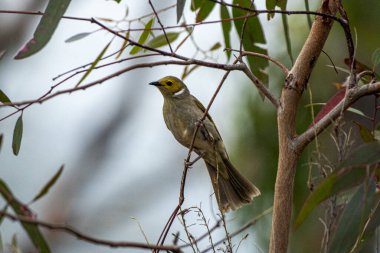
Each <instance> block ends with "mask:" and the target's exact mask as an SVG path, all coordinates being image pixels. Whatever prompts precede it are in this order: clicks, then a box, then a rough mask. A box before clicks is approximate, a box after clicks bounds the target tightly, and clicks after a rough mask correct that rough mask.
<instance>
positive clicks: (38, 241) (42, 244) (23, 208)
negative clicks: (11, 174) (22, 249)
mask: <svg viewBox="0 0 380 253" xmlns="http://www.w3.org/2000/svg"><path fill="white" fill-rule="evenodd" d="M0 195H1V196H2V197H3V199H4V200H5V201H6V202H7V203H8V204H9V205H10V206H11V207H12V209H13V211H14V212H15V213H16V214H17V215H19V216H22V217H29V218H34V216H33V212H32V210H30V209H29V208H28V206H27V205H25V204H23V203H21V202H20V201H19V200H18V199H17V198H16V197H15V196H14V195H13V193H12V192H11V190H10V189H9V187H8V186H7V184H6V183H5V182H4V181H3V180H2V179H1V178H0ZM20 223H21V225H22V227H23V228H24V230H25V232H26V233H27V234H28V236H29V238H30V240H31V241H32V243H33V245H34V246H35V247H36V249H37V250H36V252H40V253H50V252H51V251H50V248H49V245H48V244H47V242H46V240H45V238H44V236H43V234H42V233H41V231H40V229H39V228H38V226H37V225H36V224H30V223H27V222H23V221H21V222H20Z"/></svg>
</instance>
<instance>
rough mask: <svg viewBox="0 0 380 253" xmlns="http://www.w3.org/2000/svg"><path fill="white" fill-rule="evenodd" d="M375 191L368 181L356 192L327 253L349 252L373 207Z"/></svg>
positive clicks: (373, 183) (373, 185)
mask: <svg viewBox="0 0 380 253" xmlns="http://www.w3.org/2000/svg"><path fill="white" fill-rule="evenodd" d="M375 189H376V183H375V182H374V180H372V179H370V180H367V183H363V184H362V185H361V186H360V187H359V189H358V190H357V191H356V193H355V194H354V196H353V197H352V198H351V200H350V202H348V204H347V205H346V207H345V208H344V211H343V213H342V216H341V218H340V220H339V223H338V227H337V228H336V230H335V233H334V236H333V237H332V241H331V244H330V247H329V249H328V251H327V252H328V253H340V252H351V249H352V248H353V246H354V245H355V243H356V242H357V240H360V238H361V236H362V232H363V229H364V225H365V222H366V221H367V220H368V217H369V214H370V212H371V207H372V206H373V199H374V198H373V197H374V194H375Z"/></svg>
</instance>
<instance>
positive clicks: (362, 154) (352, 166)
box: [294, 141, 380, 228]
mask: <svg viewBox="0 0 380 253" xmlns="http://www.w3.org/2000/svg"><path fill="white" fill-rule="evenodd" d="M379 161H380V142H379V141H374V142H371V143H366V144H364V145H362V146H360V147H359V148H358V149H356V150H355V151H353V153H352V154H351V155H350V156H349V158H348V159H346V160H345V161H343V162H342V163H341V164H340V165H339V166H338V168H337V169H336V170H335V171H334V172H333V173H331V174H330V175H329V176H327V177H326V178H325V179H324V180H323V181H322V182H321V183H320V184H319V185H318V186H317V187H316V188H315V190H314V191H313V192H312V193H310V195H309V196H308V197H307V199H306V201H305V203H304V204H303V206H302V208H301V210H300V212H299V214H298V215H297V219H296V221H295V224H294V227H295V228H298V227H299V226H300V225H301V224H302V223H303V221H304V220H305V219H306V218H307V217H308V216H309V214H310V213H311V212H312V211H313V210H314V209H315V207H317V206H318V205H319V204H320V203H321V202H323V201H324V200H326V199H328V198H330V197H331V196H333V195H336V194H338V193H340V192H341V191H343V190H346V189H350V188H352V187H354V186H356V185H358V184H360V183H362V182H363V181H364V180H365V179H366V178H367V176H368V173H367V171H366V169H365V167H366V166H367V165H371V164H375V163H378V162H379ZM375 174H376V175H377V176H379V175H380V168H376V170H375Z"/></svg>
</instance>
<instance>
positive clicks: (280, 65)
mask: <svg viewBox="0 0 380 253" xmlns="http://www.w3.org/2000/svg"><path fill="white" fill-rule="evenodd" d="M225 50H227V51H233V52H239V53H240V54H241V56H255V57H261V58H265V59H267V60H269V61H271V62H273V63H274V64H275V65H277V67H279V68H280V69H281V71H282V72H283V73H284V74H285V75H286V76H287V75H288V73H289V69H288V68H287V67H286V66H285V65H284V64H282V63H281V62H280V61H278V60H276V59H274V58H273V57H270V56H269V55H266V54H260V53H256V52H249V51H240V50H236V49H232V48H226V49H225Z"/></svg>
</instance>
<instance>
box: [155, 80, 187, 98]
mask: <svg viewBox="0 0 380 253" xmlns="http://www.w3.org/2000/svg"><path fill="white" fill-rule="evenodd" d="M149 84H150V85H154V86H156V87H157V88H158V89H159V90H160V91H161V93H162V95H163V96H164V98H169V97H181V96H183V95H187V94H189V90H188V89H187V87H186V85H185V84H184V83H183V82H182V81H181V80H180V79H178V78H177V77H174V76H165V77H163V78H161V79H160V80H158V81H156V82H151V83H149Z"/></svg>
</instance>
